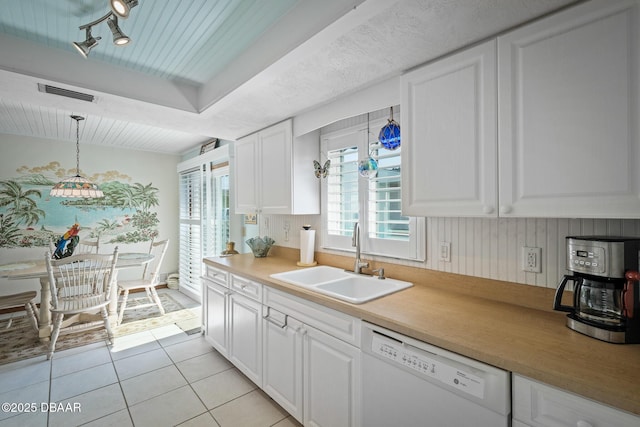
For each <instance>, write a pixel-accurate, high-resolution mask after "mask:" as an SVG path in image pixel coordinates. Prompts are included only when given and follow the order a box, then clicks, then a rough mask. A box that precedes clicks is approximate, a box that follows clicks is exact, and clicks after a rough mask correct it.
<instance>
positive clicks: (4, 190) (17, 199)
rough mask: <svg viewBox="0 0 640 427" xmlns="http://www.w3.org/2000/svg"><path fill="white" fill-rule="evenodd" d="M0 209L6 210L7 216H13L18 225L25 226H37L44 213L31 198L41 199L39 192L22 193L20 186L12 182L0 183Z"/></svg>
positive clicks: (27, 191)
mask: <svg viewBox="0 0 640 427" xmlns="http://www.w3.org/2000/svg"><path fill="white" fill-rule="evenodd" d="M0 185H1V186H2V187H1V188H0V207H6V208H7V214H9V215H10V216H13V217H14V218H15V220H16V221H17V222H18V223H24V224H26V225H27V226H30V225H34V224H37V223H38V221H40V218H41V217H44V216H45V215H46V213H45V212H44V211H43V210H42V209H39V208H38V204H37V202H36V201H35V200H33V199H31V197H35V196H37V197H38V198H41V197H42V193H41V192H40V190H36V189H30V190H26V191H23V190H22V186H21V185H20V184H19V183H18V182H16V181H14V180H7V181H2V182H0Z"/></svg>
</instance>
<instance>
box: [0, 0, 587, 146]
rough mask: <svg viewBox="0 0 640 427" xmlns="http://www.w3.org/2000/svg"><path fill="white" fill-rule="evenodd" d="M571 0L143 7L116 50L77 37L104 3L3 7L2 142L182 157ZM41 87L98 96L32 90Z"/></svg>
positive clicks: (39, 1)
mask: <svg viewBox="0 0 640 427" xmlns="http://www.w3.org/2000/svg"><path fill="white" fill-rule="evenodd" d="M574 2H575V1H574V0H397V1H392V0H182V1H176V0H139V5H138V6H136V7H134V8H133V9H132V10H131V15H130V17H129V18H128V19H126V20H122V19H121V20H120V21H119V25H120V28H121V29H122V31H123V32H124V33H125V34H127V35H128V36H129V37H130V38H131V39H132V40H133V41H132V43H130V44H129V45H127V46H124V47H117V46H115V45H113V43H112V42H111V32H110V31H109V29H108V27H107V25H106V23H102V24H99V25H97V26H95V27H94V29H93V31H92V34H93V36H94V37H96V36H101V37H102V40H100V42H99V44H98V46H96V47H95V48H94V49H93V50H92V51H91V53H90V54H89V57H88V58H87V59H84V58H83V57H82V56H80V55H79V54H78V53H77V52H76V51H75V49H74V48H73V46H72V45H71V42H72V41H77V42H80V41H83V40H84V30H79V29H78V27H79V26H80V25H83V24H86V23H89V22H91V21H94V20H96V19H98V18H100V17H101V16H103V15H104V14H106V13H107V12H108V11H109V6H108V0H23V1H5V2H3V3H2V13H1V14H0V138H2V135H1V134H10V135H23V136H33V137H38V138H48V139H58V140H69V141H75V122H73V120H71V119H70V118H69V115H71V114H79V115H83V116H85V117H86V119H87V120H85V121H84V122H82V125H81V143H83V144H84V143H87V144H103V145H109V146H115V147H126V148H132V149H139V150H146V151H155V152H164V153H172V154H181V153H185V152H187V151H189V150H190V149H193V148H195V147H198V146H199V145H200V144H202V143H205V142H207V141H209V140H210V139H211V138H213V137H217V138H221V139H228V140H235V139H237V138H239V137H242V136H244V135H247V134H249V133H251V132H254V131H256V130H259V129H261V128H264V127H266V126H268V125H270V124H273V123H275V122H278V121H281V120H283V119H286V118H288V117H293V116H295V115H296V114H298V113H300V112H303V111H308V110H309V109H312V108H313V107H314V106H317V105H321V104H325V103H327V102H330V101H332V100H334V99H336V98H339V97H341V96H345V95H348V94H349V93H352V92H354V91H357V90H359V89H362V88H365V87H366V86H369V85H371V84H374V83H377V82H380V81H382V80H384V79H387V78H390V77H393V76H397V75H400V74H401V73H402V72H403V71H405V70H407V69H410V68H412V67H415V66H417V65H419V64H422V63H425V62H427V61H429V60H431V59H434V58H437V57H439V56H442V55H443V54H446V53H447V52H451V51H453V50H456V49H459V48H461V47H464V46H466V45H469V44H472V43H474V42H476V41H479V40H482V39H484V38H486V37H488V36H491V35H493V34H496V33H499V32H500V31H503V30H506V29H508V28H511V27H513V26H516V25H519V24H521V23H523V22H526V21H528V20H531V19H534V18H536V17H539V16H541V15H544V14H546V13H550V12H552V11H554V10H556V9H558V8H561V7H564V6H566V5H568V4H571V3H574ZM39 83H40V84H46V85H51V86H55V87H60V88H63V89H68V90H72V91H77V92H82V93H87V94H90V95H93V96H94V97H95V99H94V101H93V102H87V101H80V100H76V99H70V98H66V97H62V96H58V95H52V94H46V93H42V92H39V91H38V84H39Z"/></svg>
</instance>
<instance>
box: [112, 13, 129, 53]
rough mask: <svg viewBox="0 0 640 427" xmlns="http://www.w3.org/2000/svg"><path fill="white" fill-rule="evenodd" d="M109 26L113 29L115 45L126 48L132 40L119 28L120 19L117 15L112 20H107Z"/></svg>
mask: <svg viewBox="0 0 640 427" xmlns="http://www.w3.org/2000/svg"><path fill="white" fill-rule="evenodd" d="M107 25H108V26H109V29H111V33H113V44H115V45H116V46H124V45H126V44H129V43H130V42H131V39H130V38H129V37H128V36H127V35H126V34H124V33H123V32H122V30H121V29H120V27H119V26H118V18H117V17H116V16H115V15H113V16H112V19H107Z"/></svg>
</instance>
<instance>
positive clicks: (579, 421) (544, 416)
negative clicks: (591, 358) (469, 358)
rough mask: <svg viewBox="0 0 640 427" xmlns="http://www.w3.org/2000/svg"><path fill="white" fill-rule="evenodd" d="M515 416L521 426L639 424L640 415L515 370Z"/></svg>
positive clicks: (616, 426) (621, 426)
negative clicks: (527, 376) (545, 382)
mask: <svg viewBox="0 0 640 427" xmlns="http://www.w3.org/2000/svg"><path fill="white" fill-rule="evenodd" d="M512 393H513V400H512V401H513V408H512V411H513V419H514V423H513V425H514V426H519V427H576V426H577V427H637V426H640V417H638V416H635V415H633V414H630V413H628V412H624V411H621V410H618V409H614V408H612V407H610V406H606V405H603V404H601V403H598V402H594V401H593V400H588V399H585V398H583V397H580V396H578V395H575V394H572V393H569V392H567V391H564V390H560V389H557V388H555V387H551V386H549V385H546V384H542V383H539V382H537V381H534V380H531V379H529V378H525V377H523V376H520V375H517V374H513V377H512Z"/></svg>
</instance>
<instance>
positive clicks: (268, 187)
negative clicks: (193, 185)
mask: <svg viewBox="0 0 640 427" xmlns="http://www.w3.org/2000/svg"><path fill="white" fill-rule="evenodd" d="M318 156H319V136H318V134H317V133H313V134H308V135H303V136H302V137H300V138H295V140H294V138H293V132H292V121H291V120H286V121H284V122H281V123H278V124H276V125H274V126H271V127H269V128H267V129H264V130H262V131H260V132H257V133H254V134H251V135H249V136H247V137H244V138H241V139H239V140H238V141H236V143H235V157H234V159H233V162H234V167H233V178H234V180H233V182H234V190H235V192H234V195H235V204H234V206H235V211H236V213H245V214H246V213H263V214H318V213H320V185H319V181H318V179H316V178H315V176H314V172H313V171H314V169H313V160H315V159H317V158H318Z"/></svg>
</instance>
